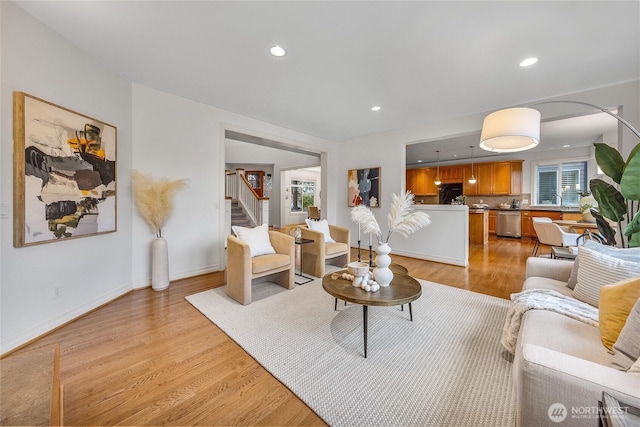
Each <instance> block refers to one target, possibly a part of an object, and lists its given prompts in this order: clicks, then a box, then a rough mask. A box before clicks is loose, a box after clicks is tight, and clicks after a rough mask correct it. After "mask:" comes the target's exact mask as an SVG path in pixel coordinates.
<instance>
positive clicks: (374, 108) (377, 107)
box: [371, 105, 382, 111]
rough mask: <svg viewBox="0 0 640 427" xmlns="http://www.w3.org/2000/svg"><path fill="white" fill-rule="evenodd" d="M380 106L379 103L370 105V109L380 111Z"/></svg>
mask: <svg viewBox="0 0 640 427" xmlns="http://www.w3.org/2000/svg"><path fill="white" fill-rule="evenodd" d="M380 108H382V107H380V106H379V105H374V106H373V107H371V111H380Z"/></svg>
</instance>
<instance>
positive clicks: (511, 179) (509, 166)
mask: <svg viewBox="0 0 640 427" xmlns="http://www.w3.org/2000/svg"><path fill="white" fill-rule="evenodd" d="M475 168H476V173H475V175H476V178H477V179H478V182H477V184H476V193H475V194H471V195H478V196H508V195H516V194H520V193H522V160H517V161H508V162H493V163H478V164H477V165H475Z"/></svg>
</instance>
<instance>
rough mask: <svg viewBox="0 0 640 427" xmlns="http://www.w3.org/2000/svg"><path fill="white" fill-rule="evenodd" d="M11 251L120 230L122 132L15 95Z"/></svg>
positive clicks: (70, 112) (75, 113)
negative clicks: (119, 150) (118, 196)
mask: <svg viewBox="0 0 640 427" xmlns="http://www.w3.org/2000/svg"><path fill="white" fill-rule="evenodd" d="M13 140H14V147H13V148H14V150H13V152H14V154H13V246H14V247H16V248H19V247H24V246H30V245H36V244H41V243H49V242H56V241H60V240H67V239H73V238H78V237H86V236H94V235H97V234H104V233H111V232H115V231H116V230H117V215H116V212H117V203H116V202H117V200H116V194H117V192H116V176H117V175H116V148H117V128H116V127H115V126H113V125H110V124H108V123H105V122H102V121H100V120H97V119H94V118H92V117H89V116H86V115H84V114H81V113H78V112H75V111H73V110H70V109H68V108H64V107H60V106H58V105H55V104H53V103H51V102H48V101H45V100H43V99H40V98H36V97H35V96H31V95H28V94H26V93H24V92H14V93H13Z"/></svg>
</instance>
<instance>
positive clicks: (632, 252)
mask: <svg viewBox="0 0 640 427" xmlns="http://www.w3.org/2000/svg"><path fill="white" fill-rule="evenodd" d="M583 246H584V247H585V248H588V249H593V250H594V251H596V252H600V253H602V254H605V255H609V256H611V257H614V258H619V259H623V260H625V261H634V262H640V248H616V247H614V246H607V245H603V244H602V243H598V242H596V241H595V240H585V241H584V245H583ZM579 266H580V256H577V257H576V260H575V262H574V263H573V269H572V270H571V277H569V282H568V283H567V287H568V288H569V289H573V288H575V287H576V283H577V282H578V267H579Z"/></svg>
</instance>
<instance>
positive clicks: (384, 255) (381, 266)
mask: <svg viewBox="0 0 640 427" xmlns="http://www.w3.org/2000/svg"><path fill="white" fill-rule="evenodd" d="M390 252H391V248H390V247H389V245H388V244H387V243H382V244H380V245H378V247H377V248H376V254H377V255H376V259H375V260H374V261H375V263H376V267H375V268H374V269H373V277H374V279H375V280H376V282H378V284H379V285H380V286H381V287H382V286H389V285H390V284H391V281H392V280H393V271H391V270H390V269H389V265H391V257H390V256H389V253H390Z"/></svg>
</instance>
